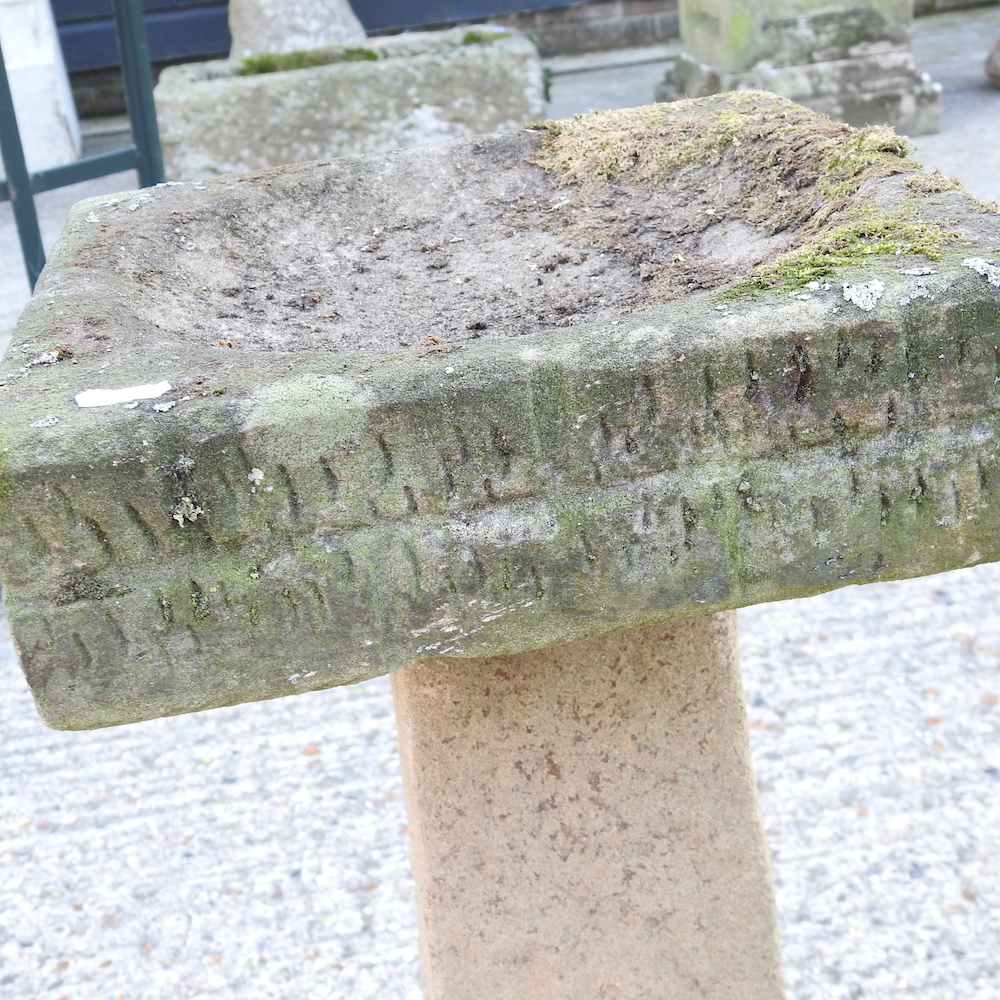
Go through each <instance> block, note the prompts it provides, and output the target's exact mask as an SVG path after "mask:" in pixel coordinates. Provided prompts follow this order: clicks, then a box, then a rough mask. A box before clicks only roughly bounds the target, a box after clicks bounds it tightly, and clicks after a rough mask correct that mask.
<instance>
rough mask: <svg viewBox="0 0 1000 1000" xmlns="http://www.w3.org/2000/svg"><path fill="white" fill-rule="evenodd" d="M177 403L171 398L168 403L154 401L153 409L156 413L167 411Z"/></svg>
mask: <svg viewBox="0 0 1000 1000" xmlns="http://www.w3.org/2000/svg"><path fill="white" fill-rule="evenodd" d="M176 405H177V400H176V399H172V400H171V401H170V402H169V403H154V404H153V409H154V410H156V412H157V413H169V412H170V411H171V410H172V409H173V408H174V407H175V406H176Z"/></svg>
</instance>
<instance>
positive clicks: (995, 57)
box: [986, 39, 1000, 87]
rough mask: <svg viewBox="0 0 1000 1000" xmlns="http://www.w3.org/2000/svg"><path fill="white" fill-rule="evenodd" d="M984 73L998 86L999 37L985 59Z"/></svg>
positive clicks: (999, 62)
mask: <svg viewBox="0 0 1000 1000" xmlns="http://www.w3.org/2000/svg"><path fill="white" fill-rule="evenodd" d="M986 75H987V76H988V77H989V78H990V79H991V80H992V81H993V82H994V83H995V84H996V85H997V86H998V87H1000V39H997V43H996V45H994V46H993V50H992V51H991V52H990V54H989V56H988V57H987V59H986Z"/></svg>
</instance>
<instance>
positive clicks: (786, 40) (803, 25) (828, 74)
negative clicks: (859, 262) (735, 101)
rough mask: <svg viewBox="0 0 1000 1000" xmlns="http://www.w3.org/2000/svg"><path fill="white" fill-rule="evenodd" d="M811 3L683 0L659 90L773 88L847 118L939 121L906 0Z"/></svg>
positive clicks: (910, 124) (898, 124)
mask: <svg viewBox="0 0 1000 1000" xmlns="http://www.w3.org/2000/svg"><path fill="white" fill-rule="evenodd" d="M815 7H816V5H815V4H813V3H811V2H809V0H782V2H779V3H772V4H769V5H764V4H747V3H744V2H741V0H681V4H680V12H681V36H682V38H683V40H684V45H685V49H686V51H685V52H684V53H682V54H681V55H680V56H679V57H678V58H677V59H676V60H674V61H673V63H672V64H671V65H670V67H669V68H668V70H667V73H666V75H665V77H664V80H663V83H662V84H661V85H660V86H659V88H658V89H657V93H656V97H657V100H662V101H670V100H676V99H678V98H682V97H702V96H706V95H708V94H715V93H720V92H724V91H729V90H757V89H760V90H770V91H773V92H775V93H779V94H781V95H782V96H784V97H788V98H790V99H791V100H794V101H797V102H799V103H801V104H805V105H807V106H808V107H811V108H814V109H815V110H817V111H822V112H823V113H824V114H828V115H830V117H832V118H833V119H834V120H835V121H844V122H847V123H848V124H851V125H856V126H862V125H869V124H872V125H878V124H889V125H891V126H892V127H893V128H895V129H896V130H897V131H899V132H902V133H904V134H906V135H923V134H926V133H930V132H936V131H938V129H939V128H940V118H941V88H940V87H939V86H938V85H936V84H934V83H932V82H931V80H930V79H929V78H928V77H927V76H926V74H921V73H920V72H919V71H918V69H917V65H916V62H915V60H914V58H913V53H912V52H911V50H910V44H909V27H910V22H911V20H912V13H911V7H910V4H909V2H908V0H867V2H865V3H859V4H850V3H839V4H833V5H826V6H824V7H821V8H820V9H818V10H817V9H815Z"/></svg>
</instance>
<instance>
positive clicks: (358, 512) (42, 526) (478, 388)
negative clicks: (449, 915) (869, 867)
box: [0, 95, 1000, 727]
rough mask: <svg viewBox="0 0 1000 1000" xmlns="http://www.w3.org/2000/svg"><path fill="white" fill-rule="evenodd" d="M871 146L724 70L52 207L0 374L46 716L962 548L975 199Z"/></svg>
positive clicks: (728, 595) (696, 606)
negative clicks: (706, 93) (686, 98)
mask: <svg viewBox="0 0 1000 1000" xmlns="http://www.w3.org/2000/svg"><path fill="white" fill-rule="evenodd" d="M791 150H794V151H795V155H794V156H792V155H790V152H789V151H791ZM903 152H904V145H903V144H902V141H901V140H900V139H898V138H897V137H895V136H893V135H892V134H891V133H890V132H888V131H886V130H870V131H868V132H863V133H857V132H853V131H852V130H850V129H848V128H846V127H844V126H837V125H834V124H832V123H831V122H829V121H828V120H827V119H824V118H822V117H821V116H817V115H815V114H813V113H811V112H809V111H807V110H805V109H802V108H797V107H795V106H793V105H791V104H790V103H788V102H785V101H782V100H780V99H778V98H774V97H773V96H769V95H738V96H737V95H726V96H725V97H719V98H713V99H707V100H705V101H701V102H689V103H688V104H684V105H674V106H673V107H670V108H666V107H662V106H655V107H650V108H645V109H632V110H629V111H624V112H609V113H606V114H596V115H592V116H583V117H580V118H577V119H572V120H570V121H568V122H563V123H561V124H558V125H552V126H551V127H549V128H546V129H544V130H542V131H535V132H521V133H506V134H497V135H491V136H480V137H476V138H473V139H468V140H463V141H460V142H457V143H455V144H444V145H436V146H425V147H420V148H417V149H413V150H402V151H397V152H394V153H390V154H385V155H379V156H372V157H367V158H362V159H357V160H342V161H338V162H336V163H331V164H315V165H303V166H298V167H293V168H284V169H280V170H274V171H270V172H267V173H264V174H261V175H259V176H256V177H231V178H219V179H217V180H216V181H213V182H208V183H199V184H194V185H178V186H168V187H162V188H159V189H155V190H152V191H143V192H137V193H134V194H130V195H126V196H122V197H120V198H117V199H110V200H109V199H104V200H100V201H91V202H85V203H83V204H81V205H80V206H79V207H78V208H77V209H76V210H75V212H74V214H73V216H72V218H71V220H70V222H69V223H68V225H67V229H66V231H65V233H64V236H63V239H62V241H61V242H60V244H59V246H58V247H57V249H56V251H55V253H54V254H53V256H52V259H51V261H50V264H49V266H48V268H47V269H46V272H45V274H44V275H43V278H42V283H41V285H40V286H39V290H38V293H37V294H36V296H35V299H34V300H33V303H32V305H31V306H30V307H29V309H28V310H27V311H26V313H25V315H24V317H23V319H22V321H21V323H20V325H19V327H18V330H17V332H16V333H15V337H14V341H13V345H12V349H11V351H10V353H9V354H8V357H7V360H6V362H5V365H4V370H3V376H4V377H3V381H4V383H5V384H4V385H3V386H2V387H0V390H2V391H0V402H2V405H0V413H2V414H3V417H2V421H3V422H2V424H0V435H2V437H3V440H2V447H3V448H4V449H5V450H4V452H3V458H4V465H3V472H2V476H3V478H2V483H3V487H4V500H3V505H2V508H0V516H2V518H3V524H2V527H3V531H2V532H0V537H2V543H0V545H2V548H0V567H2V573H3V578H4V593H5V597H6V598H7V600H8V611H9V614H10V618H11V622H12V627H13V629H14V633H15V636H16V637H17V639H18V641H19V643H20V646H21V650H22V663H23V666H24V669H25V671H26V674H27V675H28V678H29V681H30V682H31V684H32V686H33V689H34V691H35V695H36V698H37V699H38V703H39V706H40V709H41V711H42V713H43V716H44V718H45V719H46V720H47V721H48V722H49V723H50V724H53V725H57V726H64V727H88V726H99V725H109V724H114V723H117V722H124V721H128V720H131V719H138V718H146V717H151V716H154V715H161V714H170V713H175V712H181V711H190V710H193V709H197V708H203V707H208V706H210V705H218V704H229V703H236V702H239V701H243V700H248V699H254V698H264V697H273V696H278V695H283V694H291V693H295V692H297V691H302V690H309V689H314V688H320V687H325V686H330V685H334V684H339V683H347V682H350V681H354V680H360V679H363V678H365V677H370V676H374V675H376V674H379V673H384V672H387V671H390V670H392V669H395V668H397V667H400V666H402V665H404V664H406V663H409V662H411V661H414V660H418V659H421V658H424V657H427V656H432V655H453V656H483V655H493V654H496V653H507V652H512V651H516V650H519V649H525V648H532V647H539V646H543V645H546V644H555V643H559V642H564V641H568V640H570V639H574V638H581V637H586V636H591V635H597V634H601V633H604V632H609V631H614V630H617V629H625V628H635V627H639V626H641V625H643V624H646V623H650V622H654V621H663V620H668V619H671V618H681V617H689V616H691V615H696V614H704V613H707V612H711V611H715V610H720V609H725V608H732V607H738V606H743V605H746V604H753V603H758V602H762V601H767V600H773V599H777V598H782V597H789V596H797V595H802V594H806V593H815V592H818V591H821V590H826V589H830V588H833V587H837V586H842V585H844V584H846V583H860V582H866V581H870V580H878V579H887V578H893V577H901V576H907V575H918V574H923V573H930V572H936V571H939V570H943V569H946V568H950V567H953V566H957V565H966V564H970V563H974V562H980V561H984V560H989V559H995V558H998V557H1000V545H998V541H997V539H998V537H1000V534H998V532H997V530H996V523H995V520H994V518H993V517H992V516H991V511H992V510H994V509H995V507H996V504H997V503H998V502H1000V444H998V442H997V440H996V435H995V426H996V421H997V419H998V418H997V409H996V407H997V402H996V359H995V352H994V348H993V344H994V342H995V338H996V332H997V329H998V326H1000V277H998V276H997V270H996V268H997V265H996V263H995V258H990V257H988V254H989V253H991V252H992V250H991V249H990V248H995V247H996V246H997V245H998V240H1000V220H998V217H997V216H996V215H995V214H994V213H990V212H988V211H985V210H983V209H982V207H981V206H977V205H976V204H975V203H973V202H972V201H971V200H970V199H969V198H968V197H967V196H966V195H964V194H963V193H962V192H961V191H960V190H958V189H956V188H955V187H954V185H951V184H949V183H948V182H947V181H945V180H944V179H942V178H940V177H935V176H933V175H926V174H923V173H921V172H920V171H919V170H918V169H917V168H916V167H915V166H914V165H913V164H912V163H910V162H909V161H907V160H906V159H905V158H904V157H903V155H902V153H903ZM529 160H533V161H536V162H527V161H529ZM538 164H542V165H538ZM609 178H610V179H609ZM859 249H863V250H865V251H869V252H866V253H861V254H855V255H854V256H853V257H852V256H851V253H852V252H853V251H857V250H859ZM897 251H898V252H897ZM921 251H926V253H928V254H930V255H931V256H933V257H939V258H940V259H938V260H936V261H930V260H928V259H926V258H925V256H923V255H922V253H921ZM739 276H743V277H744V278H745V279H747V283H746V284H745V285H744V286H742V287H743V290H742V291H739V290H734V289H733V288H732V287H731V283H732V281H733V279H734V278H735V277H739ZM810 279H811V280H812V281H813V282H814V284H813V286H812V287H803V286H805V285H806V281H807V280H810ZM789 283H791V286H792V287H791V289H789ZM772 286H774V287H772ZM768 287H771V290H770V291H766V289H767V288H768ZM699 289H701V290H704V291H703V293H702V294H693V293H694V292H696V291H697V290H699ZM713 289H714V290H715V291H712V290H713ZM755 289H761V290H759V291H756V292H755ZM755 295H757V296H760V297H755ZM164 383H165V385H164ZM142 385H150V386H156V387H158V388H157V389H154V390H151V393H153V394H154V395H153V396H152V398H148V399H142V398H135V399H132V400H129V401H123V402H121V403H118V404H116V405H105V406H95V407H89V406H88V407H80V406H78V405H75V403H74V396H76V394H77V393H78V392H81V391H83V390H89V389H120V388H127V387H135V386H142ZM155 393H158V394H155ZM138 395H143V394H142V393H140V394H138ZM81 401H82V400H81ZM268 650H273V651H276V652H275V653H274V654H273V655H269V654H268V653H267V652H266V651H268Z"/></svg>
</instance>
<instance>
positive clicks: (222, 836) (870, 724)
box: [0, 7, 1000, 1000]
mask: <svg viewBox="0 0 1000 1000" xmlns="http://www.w3.org/2000/svg"><path fill="white" fill-rule="evenodd" d="M915 35H916V37H915V49H916V51H917V56H918V60H919V61H920V64H921V67H922V68H924V69H927V70H929V71H930V72H931V73H932V75H933V76H934V77H935V78H936V79H939V80H941V81H942V82H944V83H945V85H946V97H945V131H944V132H942V134H941V136H939V137H924V138H922V139H921V140H919V141H918V149H919V154H920V156H921V158H922V159H923V160H924V162H925V163H927V164H928V165H929V166H939V167H941V168H942V169H945V170H947V171H949V172H954V173H957V174H959V175H960V176H962V177H963V179H965V180H966V181H967V183H969V185H970V187H972V188H973V190H974V191H975V193H977V194H979V195H980V196H982V197H992V198H997V197H998V195H1000V188H998V186H997V185H998V184H1000V173H998V172H997V170H996V169H994V162H995V158H996V155H997V150H998V148H1000V146H998V144H997V142H996V141H995V138H994V139H993V140H992V141H990V136H993V137H995V136H996V122H997V121H998V120H1000V117H998V114H997V108H998V106H1000V91H996V90H989V89H987V88H986V87H985V84H984V83H983V82H982V78H981V76H980V75H979V74H980V73H981V65H982V59H983V58H985V53H986V52H987V51H988V49H989V48H990V46H991V45H992V44H993V43H994V42H995V40H996V37H997V36H998V35H1000V11H998V10H997V8H996V7H992V8H982V9H980V10H972V11H962V12H957V13H955V14H948V15H941V16H936V17H934V18H925V19H921V20H919V21H918V22H917V29H916V32H915ZM980 50H981V53H980ZM573 65H574V66H576V65H577V64H573ZM603 73H604V76H605V77H606V78H607V79H606V80H602V79H601V72H589V73H584V74H576V73H574V74H572V75H570V76H566V77H564V78H563V79H561V80H560V79H558V78H557V80H556V81H555V83H554V95H553V96H554V97H555V98H556V102H557V104H556V107H555V109H554V110H553V114H560V115H561V114H571V113H573V112H574V111H576V110H585V109H586V108H588V107H591V106H606V107H611V106H614V104H615V103H616V102H617V103H625V104H629V103H633V104H634V103H643V102H644V101H646V100H648V99H649V96H648V95H649V94H651V92H652V86H653V85H655V82H656V81H657V80H658V78H659V76H660V75H662V72H661V70H660V69H659V68H657V67H652V68H651V67H650V66H648V65H639V66H636V67H634V68H631V69H621V68H619V69H616V70H610V71H609V70H604V71H603ZM626 84H627V86H626ZM608 87H610V88H614V89H613V90H607V95H608V96H607V98H605V97H603V96H600V95H603V94H605V90H602V88H608ZM629 88H631V89H629ZM619 91H620V92H621V95H622V96H621V98H620V99H619V98H618V97H617V96H615V95H617V94H618V93H619ZM594 95H598V96H594ZM560 101H562V102H563V103H562V104H559V103H558V102H560ZM573 101H575V102H578V104H579V105H580V106H578V107H573V106H571V103H570V104H567V103H566V102H573ZM93 183H95V184H98V185H100V187H101V189H102V190H112V189H114V188H115V187H117V188H124V187H130V186H132V184H133V183H134V181H133V180H132V178H131V175H124V176H121V175H120V176H119V178H116V179H110V180H102V181H100V182H93ZM106 185H109V186H106ZM86 193H88V194H89V193H99V192H98V191H97V190H93V191H91V190H90V189H88V191H87V192H86ZM73 197H74V194H73V192H71V191H67V192H53V193H52V194H51V195H47V196H43V199H41V201H42V202H43V208H44V217H43V224H44V225H45V226H46V227H47V228H46V235H47V238H48V239H49V240H51V238H52V236H54V233H55V232H56V231H57V230H58V226H59V225H60V224H61V218H62V216H64V214H65V210H64V206H63V202H65V205H66V207H68V204H69V202H70V201H71V200H72V198H73ZM46 199H48V201H47V202H46ZM60 213H61V214H60ZM0 237H2V238H0V265H2V266H0V293H2V294H0V347H2V346H3V342H4V341H5V340H6V335H7V334H8V333H9V329H10V325H11V324H12V322H13V318H14V316H15V315H16V313H17V311H18V309H19V308H20V304H21V303H22V302H23V300H24V298H25V297H26V288H24V287H22V286H23V285H24V281H23V277H22V272H21V267H20V261H19V258H18V257H17V251H16V240H15V239H14V235H13V226H12V224H11V221H10V217H9V206H0ZM997 593H1000V564H998V565H994V566H982V567H977V568H975V569H971V570H963V571H959V572H956V573H951V574H946V575H943V576H939V577H930V578H926V579H923V580H915V581H908V582H904V583H890V584H880V585H875V586H870V587H863V588H847V589H845V590H841V591H838V592H836V593H834V594H829V595H825V596H822V597H815V598H810V599H808V600H803V601H789V602H785V603H783V604H775V605H761V606H759V607H756V608H750V609H747V610H745V611H743V612H741V614H740V621H741V634H742V637H741V646H742V655H743V664H744V672H745V677H746V684H747V694H748V701H749V706H750V708H749V711H750V723H751V730H750V731H751V736H752V740H753V746H754V753H755V757H756V762H757V772H758V779H759V783H760V787H761V793H762V804H763V808H764V813H765V823H766V825H767V828H768V835H769V839H770V843H771V847H772V853H773V861H774V869H775V880H776V885H777V892H778V904H779V909H780V915H781V924H782V927H781V929H782V937H783V941H784V949H785V960H786V967H787V975H788V981H789V1000H842V998H843V1000H856V998H861V1000H903V998H907V1000H954V998H955V997H960V998H962V1000H997V998H1000V950H998V949H997V946H996V945H997V941H998V940H1000V877H998V868H1000V739H998V737H1000V705H998V698H1000V615H998V614H997V613H996V603H997V598H996V596H995V595H996V594H997ZM0 690H2V691H3V692H4V694H5V697H4V698H3V699H2V701H0V748H2V749H0V997H2V998H3V1000H40V998H49V997H51V998H53V1000H161V998H162V1000H176V998H184V997H199V996H200V997H212V996H218V997H234V998H236V1000H265V998H277V1000H303V998H305V1000H313V998H315V1000H320V998H331V1000H340V998H343V1000H364V998H378V1000H418V998H419V995H420V991H419V987H418V984H417V968H416V942H415V921H414V914H413V887H412V882H411V880H410V875H409V869H408V863H407V836H406V819H405V815H404V812H403V807H402V801H401V797H400V796H401V789H400V779H399V768H398V762H397V758H396V749H395V727H394V723H393V717H392V703H391V698H390V695H389V686H388V683H387V681H386V680H385V679H381V680H378V681H372V682H369V683H367V684H362V685H357V686H354V687H350V688H345V689H341V690H336V691H327V692H320V693H317V694H313V695H306V696H303V697H299V698H292V699H286V700H283V701H279V702H268V703H264V704H258V705H244V706H240V707H238V708H231V709H220V710H217V711H213V712H206V713H202V714H199V715H191V716H184V717H179V718H175V719H163V720H158V721H155V722H148V723H142V724H139V725H135V726H127V727H123V728H121V729H116V730H104V731H100V732H94V733H56V732H52V731H50V730H47V729H45V728H44V727H43V726H42V725H41V723H40V722H39V721H38V719H37V716H36V715H35V712H34V709H33V707H32V704H31V699H30V696H29V694H28V692H27V689H26V687H25V685H24V682H23V680H22V679H21V677H20V674H19V672H18V670H17V667H16V664H15V662H14V657H13V651H12V649H11V646H10V640H9V636H8V634H7V630H6V622H5V620H4V619H3V618H2V609H0Z"/></svg>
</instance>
